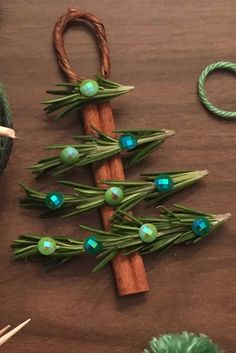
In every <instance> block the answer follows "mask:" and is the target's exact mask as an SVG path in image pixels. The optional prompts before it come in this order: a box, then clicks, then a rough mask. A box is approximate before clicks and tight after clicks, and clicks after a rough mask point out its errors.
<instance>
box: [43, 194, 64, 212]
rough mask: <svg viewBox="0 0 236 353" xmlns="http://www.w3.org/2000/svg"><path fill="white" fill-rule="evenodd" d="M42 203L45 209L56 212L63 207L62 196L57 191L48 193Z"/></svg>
mask: <svg viewBox="0 0 236 353" xmlns="http://www.w3.org/2000/svg"><path fill="white" fill-rule="evenodd" d="M44 203H45V205H46V207H47V208H50V209H51V210H56V209H58V208H60V207H61V206H62V205H63V203H64V195H63V194H62V193H61V192H58V191H54V192H49V193H48V194H47V196H46V197H45V199H44Z"/></svg>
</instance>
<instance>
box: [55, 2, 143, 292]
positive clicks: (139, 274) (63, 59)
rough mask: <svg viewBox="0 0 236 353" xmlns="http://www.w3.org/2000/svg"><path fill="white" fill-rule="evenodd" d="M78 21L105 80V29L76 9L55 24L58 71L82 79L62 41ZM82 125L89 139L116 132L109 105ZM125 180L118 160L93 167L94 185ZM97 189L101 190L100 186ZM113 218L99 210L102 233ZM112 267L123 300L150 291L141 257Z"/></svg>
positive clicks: (89, 112) (88, 114) (89, 109)
mask: <svg viewBox="0 0 236 353" xmlns="http://www.w3.org/2000/svg"><path fill="white" fill-rule="evenodd" d="M79 19H82V20H85V21H87V22H88V23H89V24H91V25H92V26H93V27H94V29H95V33H96V38H97V42H98V47H99V49H100V53H101V69H100V71H101V74H102V75H103V76H104V77H109V73H110V59H109V48H108V43H107V39H106V33H105V28H104V26H103V24H102V23H101V22H100V21H99V20H98V19H97V18H96V17H95V16H94V15H92V14H90V13H87V12H82V11H80V10H77V9H70V10H68V12H67V13H66V14H65V15H64V16H62V17H61V18H60V19H59V20H58V22H57V23H56V25H55V28H54V44H55V49H56V54H57V57H58V63H59V65H60V67H61V69H62V70H63V72H64V73H65V74H66V76H67V77H68V79H69V80H70V81H78V80H81V77H79V76H78V75H77V74H76V73H75V72H74V71H73V70H72V69H71V67H70V64H69V61H68V58H67V54H66V52H65V48H64V41H63V32H64V30H65V28H66V26H67V25H68V24H69V23H72V22H76V21H78V20H79ZM83 122H84V130H85V132H86V134H89V135H91V134H94V133H95V132H94V130H93V129H92V126H93V127H95V128H97V129H98V130H100V131H103V132H105V133H106V134H108V135H112V134H113V131H114V130H115V122H114V118H113V114H112V110H111V106H110V104H109V103H103V104H100V105H99V106H98V107H97V106H96V105H92V104H89V105H87V106H86V107H85V108H84V109H83ZM124 178H125V176H124V170H123V165H122V161H121V158H120V156H115V157H113V158H111V159H110V160H109V161H108V162H106V163H102V164H99V166H96V167H95V166H94V179H95V182H96V184H97V185H99V182H100V181H101V180H102V179H119V180H124ZM99 186H100V187H104V186H102V185H99ZM113 214H114V211H113V209H112V208H111V207H109V206H104V207H102V208H101V215H102V220H103V226H104V228H105V230H109V228H110V219H111V217H112V215H113ZM112 265H113V271H114V275H115V279H116V284H117V288H118V293H119V295H121V296H124V295H128V294H134V293H140V292H146V291H148V290H149V285H148V280H147V276H146V272H145V268H144V265H143V260H142V258H141V256H140V255H138V254H133V255H131V256H129V257H128V256H123V255H122V254H118V255H117V256H116V257H115V258H114V260H113V261H112Z"/></svg>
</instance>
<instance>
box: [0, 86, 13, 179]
mask: <svg viewBox="0 0 236 353" xmlns="http://www.w3.org/2000/svg"><path fill="white" fill-rule="evenodd" d="M0 125H2V126H4V127H7V128H12V114H11V109H10V106H9V103H8V100H7V97H6V93H5V90H4V87H3V85H2V84H1V83H0ZM11 148H12V139H11V138H9V137H6V136H0V175H1V174H2V173H3V171H4V169H5V168H6V166H7V162H8V159H9V156H10V153H11Z"/></svg>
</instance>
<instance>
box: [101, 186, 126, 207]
mask: <svg viewBox="0 0 236 353" xmlns="http://www.w3.org/2000/svg"><path fill="white" fill-rule="evenodd" d="M123 198H124V193H123V190H122V189H121V188H118V187H117V186H112V187H111V188H109V189H108V190H107V191H106V192H105V201H106V203H107V204H108V205H110V206H117V205H119V204H120V203H121V201H122V200H123Z"/></svg>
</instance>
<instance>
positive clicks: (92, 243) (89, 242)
mask: <svg viewBox="0 0 236 353" xmlns="http://www.w3.org/2000/svg"><path fill="white" fill-rule="evenodd" d="M84 251H85V252H86V253H88V254H91V255H95V254H98V253H100V252H101V251H102V243H101V242H100V241H99V240H97V238H96V237H94V236H90V237H88V238H86V239H85V241H84Z"/></svg>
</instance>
